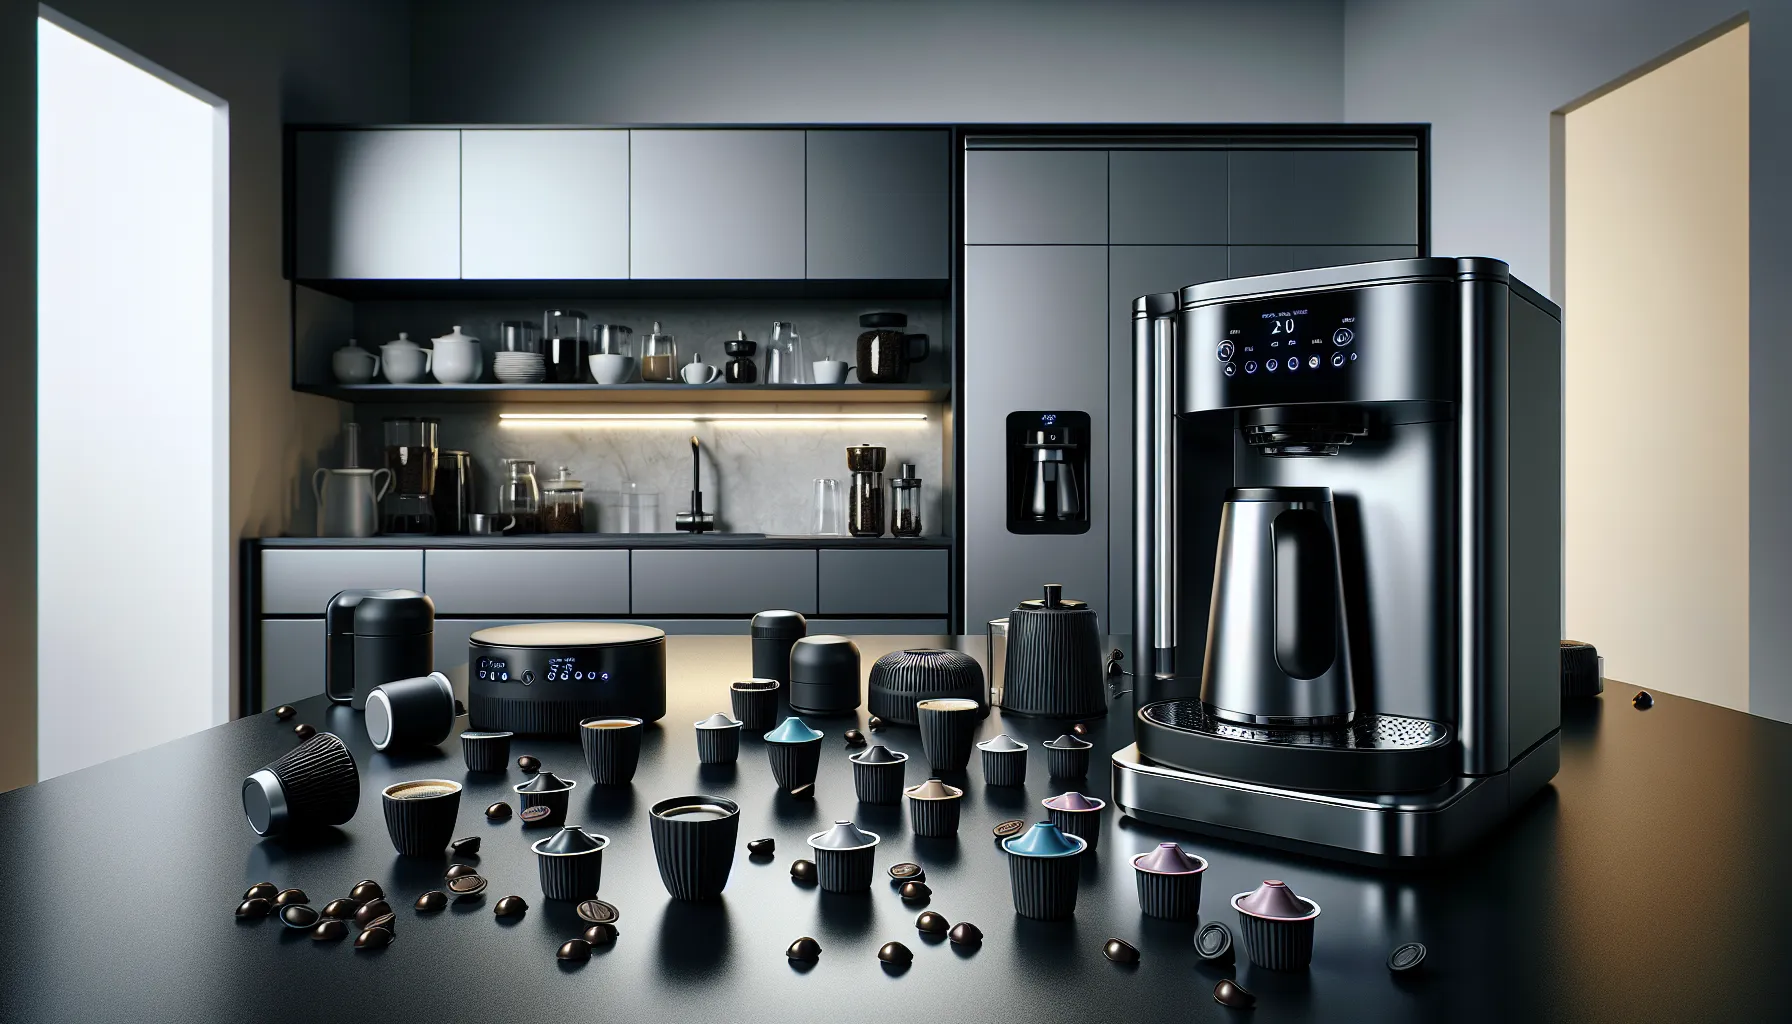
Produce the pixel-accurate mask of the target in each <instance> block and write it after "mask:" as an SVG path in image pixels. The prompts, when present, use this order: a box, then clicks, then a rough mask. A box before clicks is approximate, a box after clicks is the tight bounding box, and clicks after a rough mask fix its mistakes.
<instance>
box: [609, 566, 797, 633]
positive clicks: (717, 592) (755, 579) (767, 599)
mask: <svg viewBox="0 0 1792 1024" xmlns="http://www.w3.org/2000/svg"><path fill="white" fill-rule="evenodd" d="M630 557H631V558H632V560H633V570H632V573H631V575H632V578H633V581H634V585H633V591H632V594H633V600H632V604H633V607H632V608H631V609H630V614H632V615H634V616H636V617H637V618H638V617H641V616H651V615H752V614H753V613H755V612H759V611H763V610H765V609H767V608H789V609H791V610H792V611H798V612H804V613H812V612H814V611H815V552H814V551H813V550H810V551H676V550H674V551H668V550H664V549H654V550H640V549H637V550H635V551H633V552H630Z"/></svg>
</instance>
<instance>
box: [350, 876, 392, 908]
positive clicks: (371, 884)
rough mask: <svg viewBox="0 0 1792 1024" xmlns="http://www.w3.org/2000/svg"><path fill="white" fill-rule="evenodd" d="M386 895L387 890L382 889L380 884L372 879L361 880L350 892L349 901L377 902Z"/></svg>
mask: <svg viewBox="0 0 1792 1024" xmlns="http://www.w3.org/2000/svg"><path fill="white" fill-rule="evenodd" d="M384 895H386V890H384V889H382V888H380V883H378V882H376V881H374V880H373V879H371V878H363V879H361V880H360V881H359V882H356V883H355V887H354V888H353V889H350V890H349V891H348V898H349V899H351V900H360V901H361V902H362V903H368V902H371V901H373V900H377V899H379V898H380V897H381V896H384Z"/></svg>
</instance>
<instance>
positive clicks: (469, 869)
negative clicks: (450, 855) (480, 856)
mask: <svg viewBox="0 0 1792 1024" xmlns="http://www.w3.org/2000/svg"><path fill="white" fill-rule="evenodd" d="M478 873H479V869H478V868H476V867H474V866H473V865H471V864H450V865H448V870H446V871H444V872H442V877H443V878H446V879H448V880H449V881H451V882H452V881H453V880H455V879H456V878H464V877H465V876H467V875H477V874H478Z"/></svg>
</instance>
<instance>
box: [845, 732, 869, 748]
mask: <svg viewBox="0 0 1792 1024" xmlns="http://www.w3.org/2000/svg"><path fill="white" fill-rule="evenodd" d="M845 738H846V745H847V746H849V747H862V746H864V745H865V734H864V733H862V732H860V731H859V730H857V729H848V730H846V733H845Z"/></svg>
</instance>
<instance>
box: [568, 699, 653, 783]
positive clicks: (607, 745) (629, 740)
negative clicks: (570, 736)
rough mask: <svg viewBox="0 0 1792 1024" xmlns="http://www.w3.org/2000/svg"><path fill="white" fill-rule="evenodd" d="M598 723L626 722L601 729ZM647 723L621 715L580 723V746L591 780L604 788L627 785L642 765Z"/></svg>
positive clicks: (601, 717) (590, 719) (586, 720)
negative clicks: (643, 736)
mask: <svg viewBox="0 0 1792 1024" xmlns="http://www.w3.org/2000/svg"><path fill="white" fill-rule="evenodd" d="M594 722H626V723H629V724H627V725H624V726H619V727H616V728H608V727H606V728H601V729H600V728H597V727H595V726H594V725H593V724H592V723H594ZM646 731H647V728H646V723H644V722H642V721H641V720H640V719H639V718H626V717H623V716H620V715H608V716H600V717H597V718H587V719H585V720H583V721H581V722H580V723H579V745H580V746H582V747H584V748H585V766H586V767H587V768H589V769H591V781H593V782H595V783H597V784H598V785H600V786H626V785H628V784H629V783H630V782H632V781H633V780H634V778H635V769H636V768H637V767H639V766H640V763H641V737H642V735H643V734H644V733H646Z"/></svg>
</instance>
